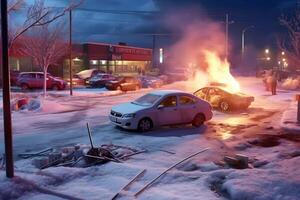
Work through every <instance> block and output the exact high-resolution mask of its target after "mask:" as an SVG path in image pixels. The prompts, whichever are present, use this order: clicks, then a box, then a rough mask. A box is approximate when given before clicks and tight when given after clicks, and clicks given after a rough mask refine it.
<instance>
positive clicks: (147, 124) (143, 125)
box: [138, 117, 153, 132]
mask: <svg viewBox="0 0 300 200" xmlns="http://www.w3.org/2000/svg"><path fill="white" fill-rule="evenodd" d="M152 128H153V122H152V120H151V119H150V118H147V117H145V118H143V119H141V120H140V121H139V124H138V131H140V132H147V131H150V130H151V129H152Z"/></svg>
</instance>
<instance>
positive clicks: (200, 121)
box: [192, 113, 205, 127]
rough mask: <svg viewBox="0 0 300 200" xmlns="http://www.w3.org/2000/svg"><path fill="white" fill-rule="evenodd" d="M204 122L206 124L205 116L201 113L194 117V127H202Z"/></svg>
mask: <svg viewBox="0 0 300 200" xmlns="http://www.w3.org/2000/svg"><path fill="white" fill-rule="evenodd" d="M204 122H205V116H204V114H202V113H199V114H197V115H196V116H195V117H194V119H193V122H192V125H193V126H195V127H200V126H202V125H203V124H204Z"/></svg>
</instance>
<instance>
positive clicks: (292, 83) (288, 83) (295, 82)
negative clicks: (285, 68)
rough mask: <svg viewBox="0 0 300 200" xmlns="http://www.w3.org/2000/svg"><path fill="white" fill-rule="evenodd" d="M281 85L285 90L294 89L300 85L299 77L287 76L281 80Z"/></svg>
mask: <svg viewBox="0 0 300 200" xmlns="http://www.w3.org/2000/svg"><path fill="white" fill-rule="evenodd" d="M281 87H282V88H283V89H286V90H296V89H297V88H299V87H300V78H287V79H285V80H284V81H283V83H282V84H281Z"/></svg>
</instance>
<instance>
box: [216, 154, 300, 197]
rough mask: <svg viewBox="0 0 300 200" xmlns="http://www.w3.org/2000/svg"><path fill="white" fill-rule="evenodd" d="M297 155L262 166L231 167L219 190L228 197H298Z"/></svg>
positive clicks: (299, 193)
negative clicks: (235, 168) (244, 168)
mask: <svg viewBox="0 0 300 200" xmlns="http://www.w3.org/2000/svg"><path fill="white" fill-rule="evenodd" d="M299 165H300V157H295V158H293V159H289V160H282V161H280V162H277V163H271V164H268V165H266V167H265V168H264V169H247V170H235V171H233V172H232V173H230V174H229V175H228V176H226V179H225V181H224V183H223V185H222V190H223V191H226V193H227V194H228V195H229V197H230V199H232V200H241V199H249V200H250V199H253V200H270V199H274V200H276V199H278V200H282V199H284V200H295V199H297V198H298V197H300V190H299V188H300V170H299Z"/></svg>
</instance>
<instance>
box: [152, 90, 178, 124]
mask: <svg viewBox="0 0 300 200" xmlns="http://www.w3.org/2000/svg"><path fill="white" fill-rule="evenodd" d="M157 111H158V113H157V116H158V123H159V125H171V124H179V123H182V121H181V114H180V111H179V109H178V105H177V96H176V95H171V96H167V97H165V98H164V99H163V100H162V101H161V102H160V103H159V105H158V107H157Z"/></svg>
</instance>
